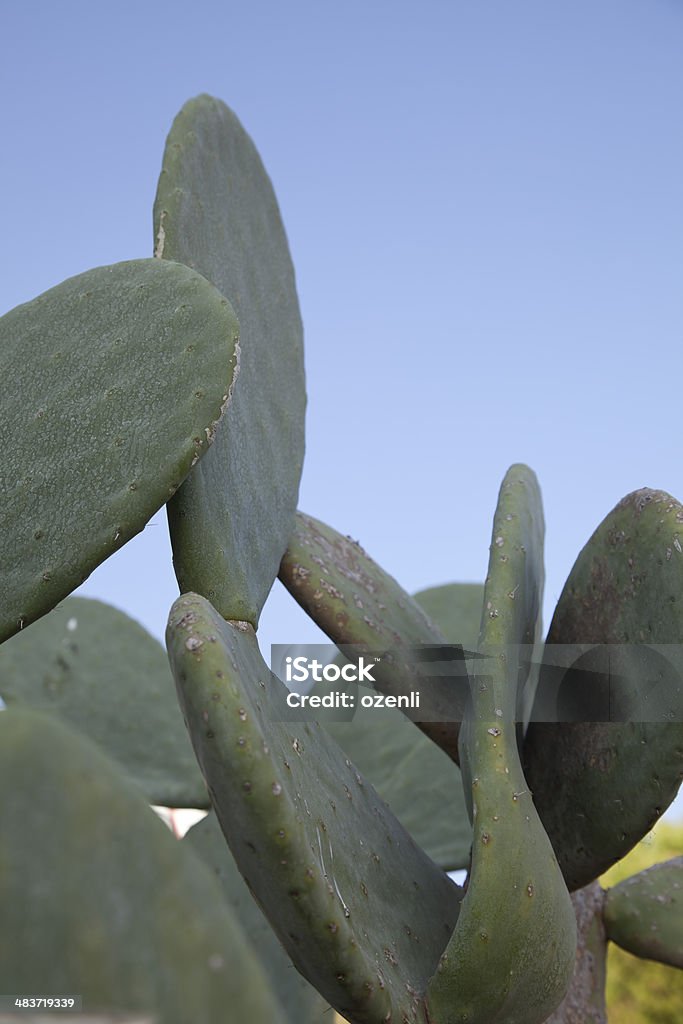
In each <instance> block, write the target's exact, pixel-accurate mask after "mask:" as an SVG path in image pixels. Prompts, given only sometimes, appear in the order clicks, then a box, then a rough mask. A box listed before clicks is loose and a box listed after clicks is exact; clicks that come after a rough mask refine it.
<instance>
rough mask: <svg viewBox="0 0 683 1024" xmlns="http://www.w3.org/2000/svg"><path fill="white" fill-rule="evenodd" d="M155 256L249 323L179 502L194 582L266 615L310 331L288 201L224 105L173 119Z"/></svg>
mask: <svg viewBox="0 0 683 1024" xmlns="http://www.w3.org/2000/svg"><path fill="white" fill-rule="evenodd" d="M154 229H155V240H156V248H155V254H156V255H157V256H160V257H163V258H164V259H172V260H179V261H180V262H182V263H186V264H187V265H188V266H190V267H194V268H195V269H196V270H198V271H199V272H200V273H201V274H203V275H204V276H205V277H207V278H208V279H209V280H210V281H213V283H214V284H215V285H216V287H217V288H219V289H220V291H221V292H222V293H223V295H225V296H226V297H227V298H229V299H230V301H231V302H232V304H233V305H234V307H235V310H236V312H237V316H238V318H239V321H240V380H239V384H238V386H237V388H236V390H235V398H234V401H233V402H232V403H231V406H230V409H229V410H228V412H227V413H226V417H225V419H224V421H223V423H221V426H220V429H219V430H218V433H217V436H216V444H215V445H214V448H213V450H212V452H211V459H210V461H208V462H206V461H205V460H203V462H202V465H201V466H199V467H197V472H195V473H192V474H191V476H190V477H189V479H188V480H187V482H186V484H185V485H184V486H183V487H182V488H181V490H180V491H179V492H178V494H177V496H176V497H175V498H174V500H173V501H172V502H171V504H170V506H169V524H170V529H171V541H172V543H173V557H174V564H175V571H176V575H177V577H178V581H179V583H180V588H181V590H183V591H187V590H193V591H196V592H197V593H200V594H203V595H204V596H205V597H207V598H208V599H209V600H210V601H211V602H212V604H213V605H214V606H215V607H216V608H217V609H218V611H219V612H220V613H221V614H222V615H223V616H224V617H225V618H226V619H242V620H246V621H249V622H251V623H252V625H253V626H256V624H257V622H258V617H259V615H260V612H261V608H262V606H263V603H264V601H265V599H266V597H267V596H268V592H269V591H270V588H271V587H272V585H273V582H274V580H275V577H276V576H277V571H278V566H279V564H280V559H281V558H282V554H283V552H284V550H285V547H286V546H287V540H288V538H289V534H290V531H291V528H292V522H293V519H294V512H295V510H296V500H297V495H298V492H299V478H300V476H301V467H302V464H303V454H304V411H305V404H306V395H305V389H304V371H303V330H302V326H301V317H300V314H299V304H298V299H297V295H296V288H295V282H294V270H293V267H292V262H291V259H290V255H289V248H288V245H287V239H286V236H285V232H284V228H283V226H282V221H281V219H280V212H279V210H278V206H277V201H276V199H275V194H274V192H273V187H272V185H271V183H270V179H269V178H268V175H267V174H266V172H265V170H264V168H263V164H262V163H261V160H260V157H259V155H258V153H257V152H256V149H255V147H254V144H253V142H252V141H251V139H250V138H249V136H248V135H247V134H246V132H245V131H244V129H243V128H242V125H241V124H240V122H239V121H238V120H237V118H236V117H235V115H234V114H233V113H232V111H231V110H229V109H228V107H226V106H225V104H224V103H221V102H220V100H216V99H213V98H212V97H211V96H200V97H198V98H197V99H194V100H190V102H189V103H186V104H185V106H184V107H183V108H182V110H181V111H180V113H179V114H178V116H177V117H176V119H175V121H174V122H173V127H172V128H171V131H170V134H169V136H168V140H167V142H166V150H165V152H164V161H163V167H162V171H161V176H160V178H159V186H158V189H157V195H156V201H155V204H154Z"/></svg>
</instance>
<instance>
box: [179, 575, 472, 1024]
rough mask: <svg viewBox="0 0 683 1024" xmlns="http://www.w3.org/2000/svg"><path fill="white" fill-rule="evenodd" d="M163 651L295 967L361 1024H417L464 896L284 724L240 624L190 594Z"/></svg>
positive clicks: (252, 877) (344, 772)
mask: <svg viewBox="0 0 683 1024" xmlns="http://www.w3.org/2000/svg"><path fill="white" fill-rule="evenodd" d="M167 643H168V649H169V656H170V659H171V665H172V668H173V673H174V675H175V678H176V683H177V686H178V695H179V698H180V702H181V705H182V707H183V713H184V715H185V720H186V722H187V723H188V728H189V730H190V734H191V736H192V742H193V744H194V747H195V753H196V754H197V758H198V760H199V763H200V765H201V768H202V771H203V773H204V777H205V779H206V780H207V784H208V786H209V792H210V793H211V799H212V802H213V805H214V808H215V810H216V814H217V815H218V818H219V821H220V823H221V827H222V829H223V832H224V834H225V836H226V838H227V840H228V842H229V844H230V848H231V850H232V852H233V854H234V857H235V860H236V862H237V865H238V867H239V869H240V871H241V873H242V874H243V875H244V877H245V879H246V881H247V884H248V885H249V888H250V889H251V891H252V892H253V893H254V895H255V896H256V898H257V900H258V902H259V904H260V905H261V907H262V908H263V910H264V912H265V913H266V914H267V916H268V918H269V920H270V922H271V924H272V926H273V928H274V929H275V932H276V934H277V936H278V938H279V939H280V941H281V942H282V944H283V945H284V947H285V949H286V950H287V952H288V953H289V955H290V956H291V958H292V960H293V961H294V963H295V964H296V966H297V967H298V969H299V970H300V971H301V973H302V974H304V976H305V977H307V978H308V980H309V981H310V982H312V983H313V984H314V985H315V987H316V988H317V989H318V991H319V992H320V993H321V994H322V995H323V996H324V997H325V998H326V999H327V1000H329V1002H330V1004H331V1005H332V1006H334V1007H335V1008H336V1009H338V1010H339V1012H340V1013H342V1014H344V1015H345V1016H346V1017H348V1018H350V1019H352V1020H353V1021H355V1022H357V1024H377V1022H378V1021H385V1020H387V1021H388V1020H390V1019H391V1020H394V1021H400V1020H408V1021H410V1022H413V1021H419V1020H422V1019H423V1016H422V1013H423V994H424V990H425V988H426V985H427V982H428V980H429V978H430V976H431V974H432V972H433V971H434V968H435V967H436V964H437V962H438V959H439V954H440V952H441V950H442V949H443V947H444V946H445V944H446V942H447V940H448V937H449V935H450V934H451V931H452V929H453V925H454V924H455V920H456V918H457V914H458V905H459V898H460V895H461V890H460V889H459V888H458V887H457V886H456V885H454V883H453V882H451V881H450V879H449V878H448V876H447V875H446V874H444V873H443V872H442V871H440V870H439V868H438V867H437V866H436V865H435V864H434V863H433V862H432V861H431V860H430V859H429V858H428V857H427V855H426V854H425V853H424V852H423V851H422V850H421V849H420V848H419V847H418V846H417V845H416V844H415V843H414V841H413V840H412V839H411V837H410V836H409V835H408V833H407V832H406V831H405V829H403V828H402V826H401V825H400V824H399V822H398V821H397V820H396V818H395V817H394V816H393V815H392V813H391V811H390V810H389V808H388V807H387V806H386V804H384V802H383V801H382V800H381V799H380V797H379V796H378V795H377V793H376V792H375V791H374V789H373V788H372V786H371V785H370V784H369V783H368V782H366V780H365V779H363V777H362V776H361V775H360V773H359V772H358V770H357V769H356V768H355V767H354V765H353V764H352V762H351V761H350V759H349V758H347V757H346V755H345V754H344V753H343V751H342V750H341V749H340V748H339V747H338V746H337V744H336V743H335V742H334V740H332V738H331V737H330V736H328V735H326V734H325V733H324V731H323V729H322V727H321V726H319V725H318V724H317V723H315V722H283V721H282V714H283V711H286V705H285V698H286V694H287V690H286V688H285V686H284V684H283V683H281V682H280V680H279V679H277V677H275V676H273V675H271V673H270V672H269V671H268V668H267V667H266V665H265V664H264V662H263V659H262V658H261V655H260V653H259V650H258V646H257V643H256V638H255V634H254V631H253V629H252V628H251V626H250V625H249V624H248V623H244V622H242V623H229V622H224V621H223V620H222V619H221V617H220V615H218V613H217V612H216V611H215V610H214V609H213V608H211V606H210V605H209V604H208V602H207V601H205V600H204V599H203V598H201V597H199V596H198V595H196V594H185V595H183V596H182V597H181V598H179V599H178V600H177V601H176V603H175V605H174V606H173V608H172V609H171V615H170V619H169V626H168V630H167Z"/></svg>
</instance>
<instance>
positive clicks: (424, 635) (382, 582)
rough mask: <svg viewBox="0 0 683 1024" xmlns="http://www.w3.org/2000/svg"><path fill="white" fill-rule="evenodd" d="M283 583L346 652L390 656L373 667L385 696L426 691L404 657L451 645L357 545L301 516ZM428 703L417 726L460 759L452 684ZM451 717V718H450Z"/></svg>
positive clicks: (432, 695) (283, 571)
mask: <svg viewBox="0 0 683 1024" xmlns="http://www.w3.org/2000/svg"><path fill="white" fill-rule="evenodd" d="M280 580H281V581H282V583H284V585H285V587H286V588H287V589H288V590H289V592H290V593H291V594H292V596H293V597H294V598H295V599H296V600H297V601H298V603H299V604H300V605H301V607H302V608H303V609H304V611H306V612H307V613H308V614H309V615H310V616H311V618H312V619H313V620H314V621H315V622H316V623H317V624H318V626H320V628H321V629H322V630H323V631H324V632H325V633H327V635H328V636H329V638H330V639H331V640H332V641H333V642H334V643H335V644H337V645H338V646H339V647H341V648H342V649H343V648H344V647H345V646H351V645H352V646H354V647H356V648H366V649H368V650H373V651H378V650H379V651H385V650H390V651H391V652H392V656H393V659H394V660H393V663H392V665H391V667H390V669H387V670H384V669H383V666H382V665H381V664H380V665H377V666H376V669H375V679H376V681H377V689H380V690H383V691H385V692H387V693H392V694H393V693H395V694H401V693H404V692H407V691H411V690H414V689H419V688H420V684H419V681H416V672H415V668H414V666H413V665H410V664H409V663H403V664H402V661H401V655H402V653H405V654H407V652H408V651H409V649H410V648H411V647H412V646H414V645H420V644H442V643H445V642H446V638H445V637H444V635H443V633H442V632H441V630H440V629H439V628H438V627H437V626H436V625H434V623H433V622H431V621H430V620H429V619H428V617H427V615H426V614H425V612H424V611H423V610H422V608H421V607H420V605H419V604H418V602H417V601H415V600H414V599H413V598H412V597H411V596H410V595H409V594H407V593H406V592H405V591H404V590H403V588H402V587H401V586H400V585H399V584H398V583H397V582H396V580H395V579H393V577H391V576H389V574H388V573H386V572H384V570H383V569H381V568H380V567H379V566H378V565H377V564H376V563H375V562H373V561H372V559H371V558H370V557H369V556H368V555H367V554H366V553H365V551H363V549H362V547H361V546H360V545H359V544H358V543H357V541H354V540H352V539H351V538H350V537H344V536H342V534H340V533H337V531H336V530H334V529H332V527H330V526H326V525H325V524H324V523H321V522H319V521H318V520H317V519H313V517H312V516H307V515H304V514H303V513H301V512H297V515H296V522H295V526H294V531H293V533H292V536H291V538H290V541H289V545H288V547H287V551H286V553H285V556H284V558H283V560H282V565H281V566H280ZM423 689H424V686H423ZM430 702H431V703H432V706H434V704H435V703H436V702H438V714H434V715H433V716H432V720H430V721H418V722H417V723H416V724H418V725H419V727H420V728H421V729H422V730H423V731H424V732H425V734H426V735H428V736H429V737H430V739H432V740H433V741H434V742H435V743H436V744H438V746H440V747H441V748H442V750H445V751H446V753H447V754H448V755H449V757H451V758H452V759H453V760H454V761H456V762H457V759H458V746H457V744H458V731H459V727H460V726H459V717H460V715H461V712H460V715H459V713H458V709H457V702H454V701H452V700H451V692H449V689H448V683H445V684H444V688H443V691H442V692H441V693H437V692H436V689H435V688H432V689H431V690H430ZM451 715H452V717H453V719H454V720H453V721H449V720H448V719H449V717H450V716H451ZM455 719H457V720H455Z"/></svg>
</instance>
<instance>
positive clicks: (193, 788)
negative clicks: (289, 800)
mask: <svg viewBox="0 0 683 1024" xmlns="http://www.w3.org/2000/svg"><path fill="white" fill-rule="evenodd" d="M0 697H2V698H3V700H4V701H5V703H6V704H7V705H8V706H9V707H15V706H16V707H18V706H21V705H27V706H30V707H33V708H36V709H37V710H40V711H43V712H51V713H54V714H55V715H57V716H58V717H59V718H61V719H63V720H65V721H67V722H68V723H69V724H71V725H72V726H74V727H75V728H76V729H78V730H79V731H80V732H82V733H84V734H85V735H86V736H88V737H89V738H90V739H91V740H93V741H94V742H96V743H98V744H99V745H100V746H101V747H102V748H103V749H104V750H106V752H107V753H108V754H109V756H110V757H112V758H113V759H114V760H115V761H116V762H117V763H118V765H119V767H120V769H121V770H122V771H123V773H124V774H125V775H127V776H128V777H129V778H130V779H131V780H132V781H134V782H136V783H137V784H138V785H139V786H140V787H141V788H142V790H143V792H144V794H145V796H146V797H147V800H148V801H149V802H150V803H152V804H162V805H163V806H165V807H208V806H209V798H208V793H207V791H206V786H205V785H204V780H203V778H202V776H201V772H200V771H199V768H198V766H197V761H196V758H195V756H194V753H193V750H192V746H191V744H190V741H189V738H188V735H187V730H186V729H185V725H184V722H183V718H182V715H181V713H180V708H179V707H178V700H177V698H176V694H175V686H174V683H173V678H172V676H171V672H170V669H169V667H168V657H167V655H166V651H165V650H164V649H163V647H162V646H161V644H159V643H158V642H157V641H156V640H155V639H154V638H153V637H151V636H150V635H149V633H147V632H146V631H145V630H144V629H143V628H142V626H140V625H138V623H137V622H134V621H133V620H132V619H130V618H128V616H127V615H124V614H123V612H120V611H118V610H117V609H116V608H112V607H111V606H109V605H106V604H102V603H101V602H100V601H93V600H88V599H85V598H81V597H68V598H67V599H66V601H64V602H62V604H60V605H59V606H58V607H57V608H54V609H53V610H52V611H51V612H49V614H48V615H46V616H45V617H44V618H42V619H41V620H40V621H39V622H36V623H35V624H34V625H33V626H31V628H30V629H27V630H25V631H22V632H21V633H19V634H17V636H14V637H12V638H11V639H10V640H8V641H7V642H6V643H4V644H3V645H2V646H1V647H0Z"/></svg>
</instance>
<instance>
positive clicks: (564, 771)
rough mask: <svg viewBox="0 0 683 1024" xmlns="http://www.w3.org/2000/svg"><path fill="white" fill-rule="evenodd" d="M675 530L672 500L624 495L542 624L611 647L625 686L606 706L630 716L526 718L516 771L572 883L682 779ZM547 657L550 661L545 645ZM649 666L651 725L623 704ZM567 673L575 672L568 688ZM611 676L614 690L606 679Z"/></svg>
mask: <svg viewBox="0 0 683 1024" xmlns="http://www.w3.org/2000/svg"><path fill="white" fill-rule="evenodd" d="M679 536H683V507H682V506H681V505H680V504H679V503H678V502H677V501H675V499H673V498H672V497H671V496H670V495H668V494H665V493H664V492H663V491H653V490H649V489H643V490H640V491H635V492H634V493H633V494H629V495H628V496H627V497H626V498H624V499H623V500H622V501H620V502H619V504H618V505H617V506H616V508H615V509H613V510H612V512H610V514H609V515H608V516H607V518H606V519H605V520H604V521H603V522H602V523H601V525H600V526H599V527H598V529H597V530H596V531H595V533H594V534H593V536H592V537H591V538H590V540H589V541H588V543H587V544H586V546H585V547H584V549H583V550H582V551H581V553H580V554H579V557H578V558H577V560H576V563H575V565H574V567H573V569H572V571H571V573H570V575H569V579H568V580H567V583H566V584H565V587H564V590H563V592H562V595H561V597H560V600H559V602H558V605H557V609H556V611H555V615H554V617H553V621H552V623H551V626H550V631H549V633H548V645H552V644H576V645H582V646H585V645H587V646H589V647H590V646H591V645H596V644H618V645H620V648H619V657H620V660H621V661H622V662H623V661H624V660H625V661H626V662H628V661H630V662H631V664H630V669H629V666H628V665H622V666H621V667H622V671H621V673H620V676H619V679H620V682H619V684H618V685H619V686H620V687H622V688H625V693H624V694H620V692H619V690H618V689H615V702H616V704H617V706H622V705H623V706H624V707H626V706H628V704H629V703H631V704H633V706H634V708H635V714H634V716H633V717H634V720H633V721H623V720H622V721H619V722H614V721H592V720H591V713H590V709H589V710H588V712H587V714H586V715H585V718H584V720H583V721H569V722H559V723H557V722H555V723H553V722H542V721H534V722H532V723H531V725H530V726H529V730H528V732H527V736H526V741H525V746H524V764H525V771H526V774H527V778H528V780H529V784H530V786H531V788H532V791H533V793H534V801H535V803H536V806H537V808H538V810H539V813H540V815H541V819H542V821H543V823H544V825H545V828H546V830H547V832H548V834H549V836H550V838H551V841H552V843H553V846H554V847H555V851H556V853H557V856H558V860H559V862H560V865H561V867H562V870H563V873H564V876H565V878H566V880H567V884H568V885H569V887H570V888H572V889H575V888H580V887H582V886H584V885H586V884H587V883H588V882H590V881H591V880H592V879H593V878H596V877H597V876H598V875H599V874H601V873H602V872H603V871H605V870H606V869H607V868H608V867H609V866H610V865H611V864H613V863H614V862H615V861H617V860H619V859H620V858H621V857H623V856H625V854H626V853H628V851H629V850H630V849H631V848H632V847H633V846H634V845H635V844H636V843H637V842H638V841H639V840H640V839H641V838H642V837H643V836H644V835H645V834H646V833H647V832H648V831H649V830H650V829H651V828H652V825H653V824H654V822H655V821H656V820H657V819H658V818H659V816H660V815H661V814H662V813H663V812H664V811H665V810H666V808H667V807H668V805H669V804H670V803H671V801H672V800H673V798H674V797H675V795H676V793H677V791H678V788H679V785H680V782H681V778H682V777H683V706H682V704H683V688H682V687H681V686H680V680H681V678H683V661H682V660H681V655H680V650H681V647H680V645H681V643H682V642H683V617H682V609H683V553H682V551H681V544H680V541H679ZM650 645H654V647H650ZM664 651H667V652H668V658H667V659H665V660H668V661H669V663H670V664H669V670H667V671H666V672H664V671H663V670H662V669H661V659H662V658H663V657H664V655H663V653H662V652H664ZM596 656H597V655H596ZM546 657H547V658H552V650H551V648H550V646H548V648H547V651H546ZM584 657H585V656H584ZM653 667H654V673H655V675H659V676H660V679H661V681H662V682H664V683H665V684H666V685H665V687H664V692H665V695H666V697H667V700H666V701H664V703H663V704H662V702H661V701H659V700H654V699H653V701H651V702H650V703H651V705H652V708H654V710H655V712H656V711H657V709H658V708H659V714H660V715H662V718H660V720H659V721H657V720H656V715H655V716H653V715H652V714H651V713H650V712H649V711H648V714H647V715H645V716H643V715H641V714H640V712H641V711H642V710H643V708H644V706H645V704H644V702H643V701H640V702H638V701H636V702H635V703H633V701H632V700H628V698H632V697H633V696H634V695H635V696H636V697H637V695H638V688H639V687H643V688H645V687H647V686H649V676H650V675H651V671H647V670H648V668H649V669H650V670H651V669H652V668H653ZM644 669H645V671H644ZM571 678H576V679H580V678H581V675H580V673H575V674H574V677H570V680H569V682H570V684H571ZM676 680H678V685H676ZM608 682H610V680H608ZM611 683H612V684H614V687H616V686H617V683H616V681H615V677H611ZM563 685H564V684H563ZM597 685H599V683H596V686H597ZM542 689H543V672H542V673H541V691H540V692H542ZM586 696H587V697H589V698H590V694H587V695H586ZM622 697H623V698H624V699H623V700H622ZM579 710H580V709H579ZM573 712H574V714H575V713H576V709H575V708H574V709H573ZM652 717H655V720H654V721H652V720H647V719H648V718H652ZM643 718H644V719H645V720H643ZM639 719H640V720H639ZM662 719H663V720H662Z"/></svg>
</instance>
